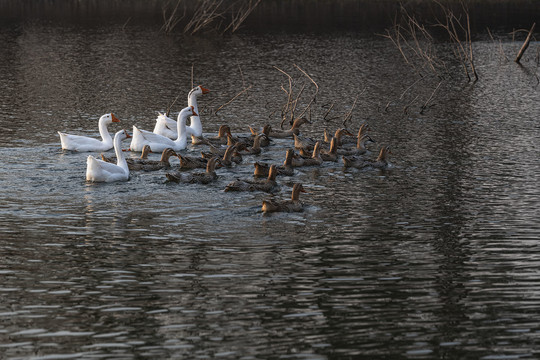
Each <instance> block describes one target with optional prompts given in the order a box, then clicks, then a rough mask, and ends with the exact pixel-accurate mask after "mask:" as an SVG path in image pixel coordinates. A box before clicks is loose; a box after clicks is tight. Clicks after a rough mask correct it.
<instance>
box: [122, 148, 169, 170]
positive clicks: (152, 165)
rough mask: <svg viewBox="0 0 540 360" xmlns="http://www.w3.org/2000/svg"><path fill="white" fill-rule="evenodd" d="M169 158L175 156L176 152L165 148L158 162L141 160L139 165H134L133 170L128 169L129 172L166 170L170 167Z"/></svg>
mask: <svg viewBox="0 0 540 360" xmlns="http://www.w3.org/2000/svg"><path fill="white" fill-rule="evenodd" d="M171 156H177V154H176V151H174V150H173V149H171V148H167V149H165V150H163V152H162V153H161V158H160V159H159V160H150V159H147V160H142V161H140V162H139V163H137V164H134V165H133V169H132V168H131V167H130V170H143V171H156V170H161V169H168V168H170V167H171V163H170V162H169V160H170V158H171ZM128 165H129V164H128Z"/></svg>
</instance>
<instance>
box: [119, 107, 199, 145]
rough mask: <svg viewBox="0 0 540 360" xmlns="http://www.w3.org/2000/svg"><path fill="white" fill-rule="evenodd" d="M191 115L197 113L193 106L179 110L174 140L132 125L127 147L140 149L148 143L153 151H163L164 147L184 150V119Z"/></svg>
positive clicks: (185, 137) (185, 139)
mask: <svg viewBox="0 0 540 360" xmlns="http://www.w3.org/2000/svg"><path fill="white" fill-rule="evenodd" d="M193 115H195V116H197V115H198V114H197V113H196V112H195V110H194V109H193V106H188V107H186V108H184V109H182V111H180V113H179V114H178V121H176V131H177V132H178V137H177V138H176V140H171V139H169V138H168V137H166V136H163V135H159V134H154V133H153V132H150V131H144V130H139V129H138V128H137V127H136V126H133V139H132V140H131V145H130V147H129V149H130V150H131V151H142V149H143V147H144V145H150V148H151V149H152V151H153V152H163V150H165V149H166V148H172V149H173V150H174V151H180V150H184V149H185V148H186V146H187V135H186V120H187V118H188V117H190V116H193Z"/></svg>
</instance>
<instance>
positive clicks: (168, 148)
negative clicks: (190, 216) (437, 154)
mask: <svg viewBox="0 0 540 360" xmlns="http://www.w3.org/2000/svg"><path fill="white" fill-rule="evenodd" d="M208 92H209V90H208V89H206V88H204V87H202V86H197V87H195V88H193V89H192V90H191V91H190V92H189V95H188V106H187V107H186V108H184V109H182V110H181V111H180V113H179V114H178V118H177V120H176V121H175V120H173V119H171V118H169V117H168V116H166V115H164V114H159V116H158V117H157V119H156V125H155V127H154V130H153V131H146V130H142V129H139V128H137V127H136V126H133V134H132V135H130V134H128V132H127V131H125V130H120V131H118V132H117V133H116V134H115V136H114V140H113V139H112V138H111V136H110V134H109V132H108V131H107V125H109V124H111V123H113V122H119V121H120V120H118V118H117V117H116V116H114V115H113V114H105V115H103V116H101V118H100V119H99V132H100V134H101V138H102V140H98V139H94V138H89V137H85V136H79V135H68V134H65V133H61V132H58V133H59V135H60V141H61V143H62V149H66V150H73V151H83V152H87V151H95V152H103V151H107V150H110V149H111V148H113V147H114V150H115V154H116V158H113V157H107V156H106V155H104V154H101V159H97V158H95V157H94V156H92V155H89V156H88V159H87V168H86V180H87V181H92V182H113V181H126V180H128V179H129V177H130V171H155V170H161V169H170V170H171V171H169V172H167V173H166V174H165V176H166V178H167V181H168V182H174V183H199V184H209V183H211V182H213V181H215V180H216V179H217V178H218V176H217V174H216V169H217V168H219V167H230V166H232V165H233V164H234V163H240V162H242V161H243V157H244V156H246V155H255V156H256V155H258V154H260V153H261V152H262V151H263V150H262V149H263V148H264V147H267V146H270V144H271V142H272V139H291V145H293V146H294V149H293V148H292V147H290V148H288V149H287V150H286V155H285V160H284V162H283V164H282V165H278V164H271V165H270V164H265V163H261V162H255V163H254V167H255V169H254V173H253V175H254V178H253V179H237V180H235V181H232V182H231V183H229V184H228V185H227V186H226V187H225V189H224V191H226V192H229V191H263V192H267V193H274V192H276V191H277V190H278V189H279V184H278V182H277V181H276V179H277V177H278V176H280V175H281V176H283V175H284V176H292V175H294V172H295V170H294V169H295V168H299V167H305V166H320V165H321V164H322V163H323V162H337V161H338V159H339V158H340V157H341V158H342V161H343V164H344V166H345V167H355V168H358V169H367V168H377V169H384V168H386V167H388V161H387V157H388V154H389V153H390V148H389V147H388V146H383V147H382V148H381V149H380V152H379V155H378V157H377V158H376V159H369V158H366V157H365V155H366V154H369V151H368V149H367V147H366V146H367V145H368V144H369V143H373V142H374V141H373V139H372V138H371V137H370V136H369V135H368V134H367V131H368V126H367V124H363V125H362V126H361V127H360V129H359V131H358V134H357V136H356V140H351V138H352V137H353V136H354V134H352V133H351V132H350V131H349V130H347V129H345V128H340V129H338V130H336V132H335V134H334V135H333V136H331V135H329V134H328V133H327V131H326V130H325V132H324V139H322V140H319V141H316V140H314V139H311V138H308V137H304V136H301V135H300V127H301V126H302V125H303V124H306V123H310V122H309V121H308V120H307V119H306V118H304V117H302V118H298V119H296V120H295V121H294V122H293V123H292V126H291V128H290V129H287V130H276V129H272V127H271V126H270V125H265V126H264V127H262V129H261V130H260V131H259V130H257V129H254V128H252V127H250V132H251V135H250V136H243V137H242V136H239V135H236V136H235V135H233V134H232V133H231V129H230V127H229V126H228V125H222V126H221V127H220V128H219V132H218V134H217V136H215V137H204V136H203V131H202V124H201V120H200V117H199V114H198V108H197V97H198V96H199V95H202V94H206V93H208ZM188 118H190V124H189V126H188V125H187V119H188ZM188 137H190V138H191V144H192V145H194V146H196V145H201V146H206V150H207V151H201V156H200V157H194V156H188V155H187V154H181V153H180V151H181V150H184V149H185V148H186V147H187V144H188ZM128 138H131V144H130V147H129V149H128V150H130V151H135V152H141V156H140V158H136V159H130V158H128V159H126V158H125V156H124V154H123V150H122V146H121V142H122V141H123V140H125V139H128ZM292 141H294V143H293V142H292ZM295 150H296V151H295ZM297 151H298V152H297ZM150 152H153V153H161V158H160V159H159V160H152V159H149V158H148V154H149V153H150ZM171 157H176V158H178V159H179V160H180V164H179V165H178V166H176V165H175V166H172V165H171V163H170V159H171ZM173 167H174V168H175V169H173ZM199 168H200V169H205V171H189V170H192V169H199ZM261 177H262V178H263V179H262V180H261V179H260V178H261ZM301 192H306V191H305V189H304V187H303V186H302V184H300V183H296V184H294V186H293V188H292V195H291V199H290V200H286V201H279V200H276V199H266V200H264V201H263V204H262V211H263V212H265V213H266V212H276V211H287V212H291V211H301V210H302V209H303V206H302V202H300V200H299V196H300V193H301Z"/></svg>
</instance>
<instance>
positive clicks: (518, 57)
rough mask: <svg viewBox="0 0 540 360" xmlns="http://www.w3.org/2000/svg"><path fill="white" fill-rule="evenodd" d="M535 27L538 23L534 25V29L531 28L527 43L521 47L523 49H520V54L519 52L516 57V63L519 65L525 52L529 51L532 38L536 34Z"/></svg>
mask: <svg viewBox="0 0 540 360" xmlns="http://www.w3.org/2000/svg"><path fill="white" fill-rule="evenodd" d="M535 26H536V23H533V24H532V27H531V30H529V34H528V35H527V38H526V39H525V42H524V43H523V45H522V46H521V49H519V52H518V54H517V56H516V59H515V60H514V61H515V62H517V63H519V61H520V60H521V57H522V56H523V54H524V53H525V50H527V48H528V47H529V42H530V41H531V37H532V34H533V32H534V28H535Z"/></svg>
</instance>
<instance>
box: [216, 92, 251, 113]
mask: <svg viewBox="0 0 540 360" xmlns="http://www.w3.org/2000/svg"><path fill="white" fill-rule="evenodd" d="M252 87H253V85H249V86H248V87H247V88H244V89H243V90H242V91H240V92H239V93H238V94H236V95H235V96H233V98H232V99H231V100H229V101H227V102H226V103H225V104H223V105H221V106H220V107H218V108H217V109H216V111H214V115H216V114H217V113H218V111H220V110H221V109H223V108H224V107H225V106H227V105H229V104H230V103H232V102H233V101H234V100H236V98H238V97H239V96H240V95H242V94H243V93H245V92H246V91H248V90H249V89H251V88H252Z"/></svg>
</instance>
